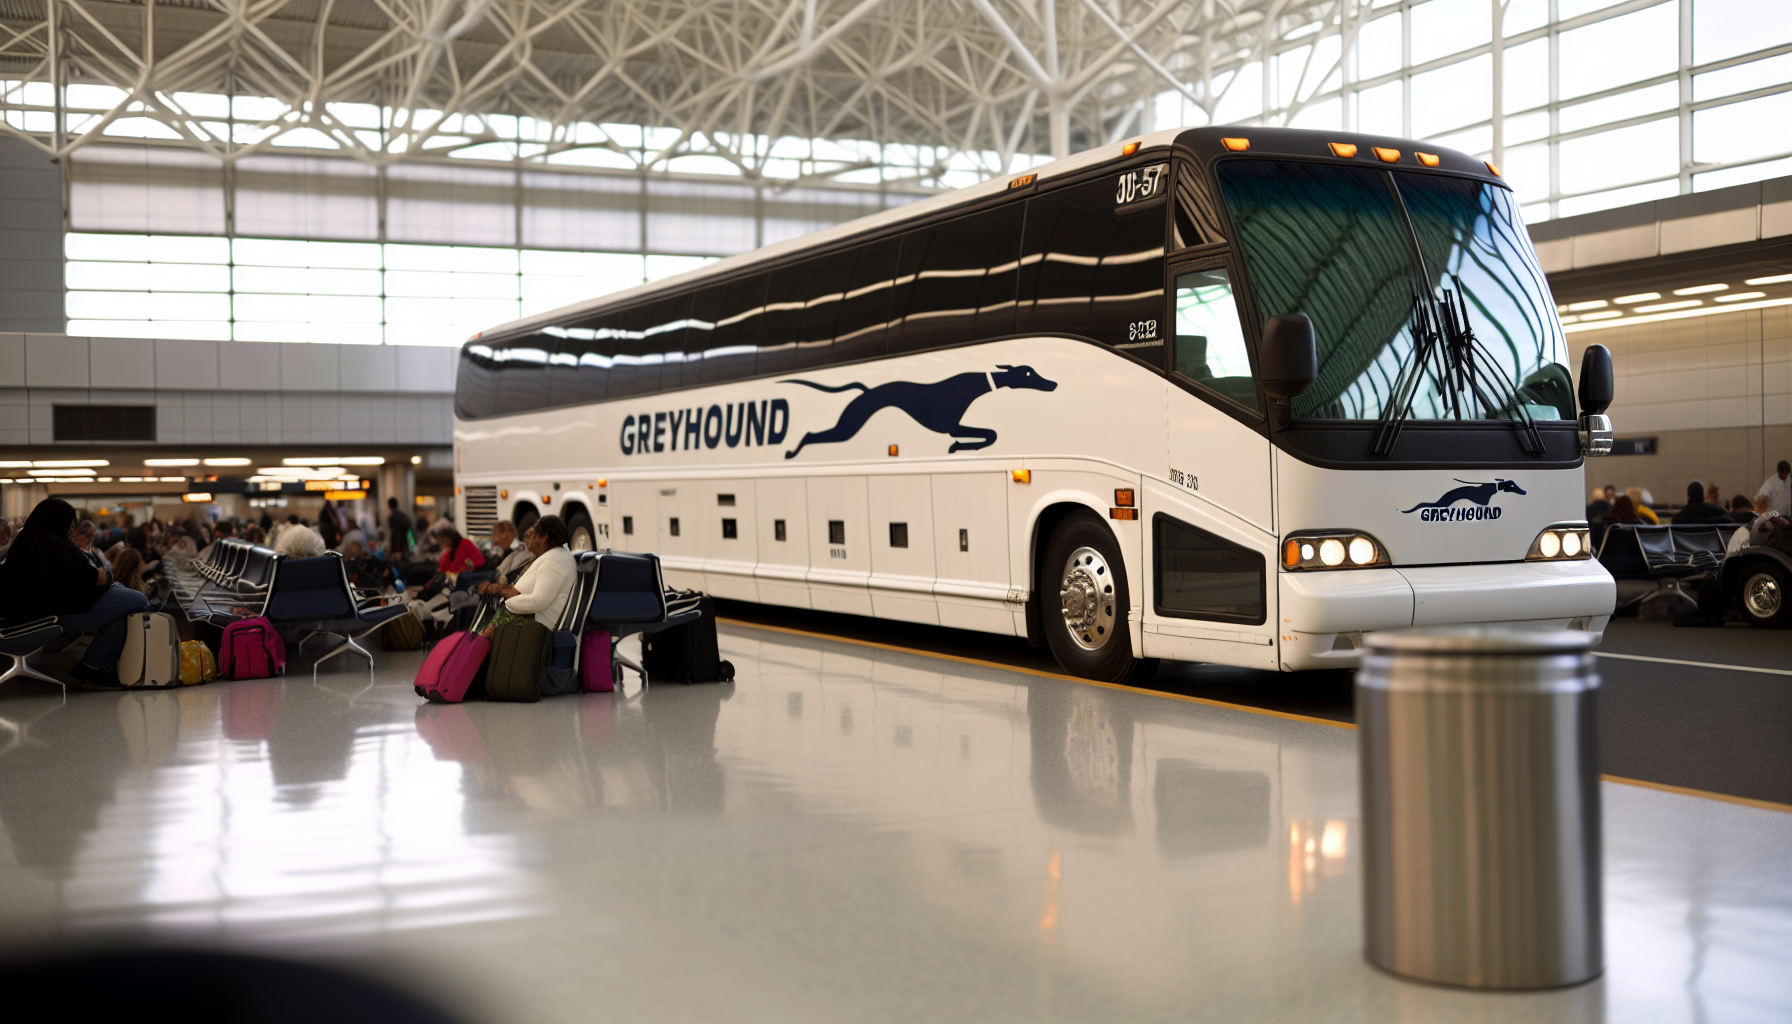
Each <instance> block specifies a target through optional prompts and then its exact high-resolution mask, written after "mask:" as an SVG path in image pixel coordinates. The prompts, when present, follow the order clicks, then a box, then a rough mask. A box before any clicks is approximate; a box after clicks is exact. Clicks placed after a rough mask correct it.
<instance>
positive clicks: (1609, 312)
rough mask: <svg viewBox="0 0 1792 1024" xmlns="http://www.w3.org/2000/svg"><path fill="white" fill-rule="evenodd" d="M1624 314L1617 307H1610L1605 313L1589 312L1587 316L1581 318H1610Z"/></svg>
mask: <svg viewBox="0 0 1792 1024" xmlns="http://www.w3.org/2000/svg"><path fill="white" fill-rule="evenodd" d="M1623 315H1624V314H1623V313H1620V312H1618V311H1617V310H1615V309H1608V310H1606V311H1605V312H1603V313H1588V314H1587V315H1586V316H1583V317H1581V319H1582V320H1610V319H1611V318H1612V317H1614V316H1623Z"/></svg>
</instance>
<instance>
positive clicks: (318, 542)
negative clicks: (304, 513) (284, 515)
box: [274, 523, 330, 558]
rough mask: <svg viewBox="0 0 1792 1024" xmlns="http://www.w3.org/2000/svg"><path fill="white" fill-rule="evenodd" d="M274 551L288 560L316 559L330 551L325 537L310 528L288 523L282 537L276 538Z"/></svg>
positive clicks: (281, 534) (281, 532) (283, 528)
mask: <svg viewBox="0 0 1792 1024" xmlns="http://www.w3.org/2000/svg"><path fill="white" fill-rule="evenodd" d="M274 550H275V551H278V552H279V553H280V554H282V555H285V556H286V557H288V558H316V557H318V556H319V555H322V554H324V553H325V552H327V551H329V550H330V549H329V548H328V547H327V546H325V544H324V538H323V535H322V534H320V533H318V532H317V531H316V530H313V529H312V528H311V527H309V526H302V525H300V524H298V523H288V524H286V525H285V526H283V527H281V529H280V535H279V536H278V537H275V538H274Z"/></svg>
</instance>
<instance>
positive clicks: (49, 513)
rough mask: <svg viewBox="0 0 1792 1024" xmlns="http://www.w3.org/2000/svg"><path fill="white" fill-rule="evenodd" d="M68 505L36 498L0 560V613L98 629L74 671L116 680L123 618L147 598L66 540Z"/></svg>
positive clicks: (100, 680)
mask: <svg viewBox="0 0 1792 1024" xmlns="http://www.w3.org/2000/svg"><path fill="white" fill-rule="evenodd" d="M74 525H75V509H74V506H72V505H70V504H69V503H68V502H66V501H63V500H61V499H60V498H46V499H45V500H43V501H40V502H38V504H37V507H36V508H34V509H32V510H31V515H30V517H29V518H27V519H26V520H25V525H24V527H23V528H22V529H20V530H19V535H18V536H17V537H16V538H14V540H13V545H12V549H11V550H10V551H9V552H8V553H7V558H6V561H5V562H3V563H0V618H4V619H6V620H7V621H10V622H15V623H21V622H29V621H31V620H32V619H36V618H39V617H42V616H45V615H54V616H56V618H57V623H58V625H60V626H62V628H63V629H65V630H69V631H71V632H79V631H84V630H98V631H99V635H98V636H96V637H94V639H93V643H91V644H90V645H88V648H87V655H86V657H85V658H83V659H82V661H81V663H80V664H79V665H77V666H75V669H74V676H75V678H76V679H78V680H80V681H81V682H83V683H88V684H91V685H94V686H112V687H116V686H117V685H118V677H117V675H115V674H114V669H116V668H117V667H118V653H119V651H121V650H123V649H124V632H125V618H126V616H128V615H131V614H132V613H134V612H140V611H143V610H144V609H145V608H148V607H149V599H148V598H146V597H144V596H143V595H142V594H140V593H138V592H137V591H135V590H131V589H129V588H127V587H123V586H120V585H119V584H117V583H114V582H113V581H112V574H111V572H109V571H108V570H106V569H96V568H95V567H94V565H93V563H92V562H89V561H88V560H87V556H86V555H83V554H82V553H81V549H80V548H78V547H76V546H75V543H74V541H71V540H69V538H68V535H69V530H70V528H71V527H73V526H74Z"/></svg>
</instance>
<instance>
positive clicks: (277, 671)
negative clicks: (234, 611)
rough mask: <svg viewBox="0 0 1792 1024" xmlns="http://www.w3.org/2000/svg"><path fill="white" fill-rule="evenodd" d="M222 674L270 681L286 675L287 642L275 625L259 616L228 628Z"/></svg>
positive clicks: (221, 657)
mask: <svg viewBox="0 0 1792 1024" xmlns="http://www.w3.org/2000/svg"><path fill="white" fill-rule="evenodd" d="M218 674H219V675H221V676H223V677H224V678H226V679H267V678H268V677H270V676H278V675H285V674H286V641H284V640H282V639H280V633H279V631H278V630H276V629H274V624H273V623H271V622H269V621H268V620H266V619H264V618H261V617H260V616H255V617H253V618H247V619H238V620H237V621H235V622H232V623H231V624H230V625H228V626H225V627H224V639H223V640H222V641H221V642H220V643H219V644H218Z"/></svg>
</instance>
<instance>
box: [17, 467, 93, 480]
mask: <svg viewBox="0 0 1792 1024" xmlns="http://www.w3.org/2000/svg"><path fill="white" fill-rule="evenodd" d="M26 472H27V473H30V474H31V475H32V476H40V477H45V478H47V479H54V478H56V477H71V478H74V477H88V476H92V475H93V470H91V469H28V470H26Z"/></svg>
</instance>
